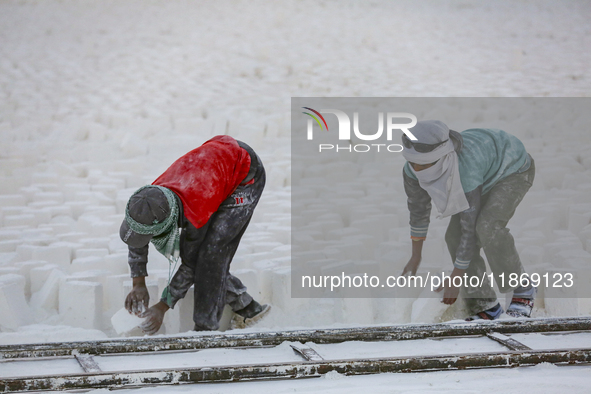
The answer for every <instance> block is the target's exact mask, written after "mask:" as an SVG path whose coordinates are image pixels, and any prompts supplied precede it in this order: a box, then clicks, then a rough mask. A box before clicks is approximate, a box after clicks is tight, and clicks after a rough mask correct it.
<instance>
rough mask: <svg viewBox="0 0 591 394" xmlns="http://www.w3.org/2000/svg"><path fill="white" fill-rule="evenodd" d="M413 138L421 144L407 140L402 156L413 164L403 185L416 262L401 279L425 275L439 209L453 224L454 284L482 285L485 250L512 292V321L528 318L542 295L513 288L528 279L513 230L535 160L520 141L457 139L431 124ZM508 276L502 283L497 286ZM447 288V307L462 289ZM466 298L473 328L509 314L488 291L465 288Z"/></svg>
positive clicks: (491, 132)
mask: <svg viewBox="0 0 591 394" xmlns="http://www.w3.org/2000/svg"><path fill="white" fill-rule="evenodd" d="M410 131H411V132H412V134H413V135H414V136H415V137H416V138H417V140H416V141H411V140H410V139H409V138H408V137H407V136H406V135H403V138H402V140H403V144H404V150H403V152H402V154H403V155H404V158H405V159H406V160H407V163H406V164H405V165H404V170H403V177H404V189H405V191H406V194H407V196H408V208H409V210H410V226H411V239H412V257H411V258H410V260H409V262H408V263H407V265H406V267H405V268H404V270H403V274H405V273H407V272H411V273H412V274H413V275H414V274H415V273H416V271H417V268H418V267H419V264H420V262H421V252H422V248H423V242H424V240H425V238H426V236H427V230H428V228H429V216H430V212H431V202H433V203H434V204H435V207H436V208H437V211H438V212H439V216H440V217H447V216H451V219H450V222H449V226H448V228H447V232H446V234H445V242H446V243H447V248H448V250H449V253H450V255H451V258H452V261H453V265H454V269H453V272H452V274H451V277H452V278H453V277H456V276H462V277H464V274H467V276H466V277H467V278H470V277H473V276H477V277H478V278H483V277H484V274H485V272H486V267H485V263H484V259H483V258H482V257H481V255H480V249H481V248H482V249H484V253H485V254H486V257H487V260H488V263H489V265H490V268H491V271H492V272H493V273H494V276H495V279H497V280H496V282H497V285H498V287H499V290H500V291H501V292H502V293H507V292H509V291H513V298H512V300H511V304H510V306H509V308H508V309H507V314H509V315H512V316H516V317H523V316H525V317H529V316H530V314H531V310H532V308H533V305H534V296H535V291H536V289H535V287H533V286H532V285H531V283H530V282H529V281H524V282H522V283H523V284H525V285H526V286H521V285H519V282H516V281H512V282H510V281H509V277H510V275H511V274H514V275H513V277H515V275H517V277H519V278H522V274H524V273H525V271H524V269H523V266H522V264H521V260H520V259H519V255H518V254H517V250H516V248H515V242H514V239H513V236H512V235H511V233H510V232H509V229H508V228H507V223H508V222H509V219H511V217H512V216H513V214H514V213H515V208H516V207H517V205H519V203H520V202H521V200H522V199H523V196H524V195H525V193H526V192H527V191H528V190H529V188H530V187H531V186H532V184H533V181H534V174H535V166H534V160H533V159H532V157H531V156H530V155H529V154H528V153H527V152H526V150H525V147H524V146H523V144H522V143H521V141H520V140H519V139H517V138H516V137H514V136H512V135H510V134H508V133H506V132H504V131H502V130H496V129H469V130H465V131H463V132H462V133H458V132H456V131H453V130H449V128H448V127H447V126H446V125H445V124H444V123H442V122H440V121H433V120H430V121H421V122H418V123H417V124H416V126H415V127H413V128H412V129H410ZM503 273H504V280H499V278H500V276H499V275H501V274H503ZM447 282H449V281H447ZM447 282H446V286H445V287H444V294H443V302H444V303H446V304H453V303H454V302H455V301H456V299H457V297H458V294H459V292H460V288H458V287H455V286H453V284H452V285H451V286H450V284H449V283H447ZM525 282H528V283H525ZM510 283H511V284H515V283H518V284H517V286H515V285H514V286H511V285H510ZM461 291H462V292H463V297H464V299H465V301H466V306H467V308H468V310H469V314H470V315H471V317H469V318H468V320H476V319H488V320H493V319H496V318H498V317H499V316H500V315H501V313H502V312H503V310H502V308H501V305H500V304H499V302H498V301H497V297H496V294H495V292H494V290H493V288H492V287H491V284H490V283H485V284H483V285H482V286H470V285H466V283H463V287H462V288H461Z"/></svg>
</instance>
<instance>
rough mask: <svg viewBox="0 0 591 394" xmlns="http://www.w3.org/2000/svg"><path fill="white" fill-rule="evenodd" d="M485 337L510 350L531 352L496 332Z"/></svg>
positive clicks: (522, 345) (527, 347)
mask: <svg viewBox="0 0 591 394" xmlns="http://www.w3.org/2000/svg"><path fill="white" fill-rule="evenodd" d="M486 336H487V337H489V338H490V339H492V340H493V341H496V342H498V343H500V344H501V345H504V346H506V347H508V348H509V349H511V350H531V348H530V347H529V346H526V345H524V344H523V343H521V342H519V341H518V340H516V339H513V338H510V337H508V336H506V335H503V334H500V333H498V332H489V333H488V334H486Z"/></svg>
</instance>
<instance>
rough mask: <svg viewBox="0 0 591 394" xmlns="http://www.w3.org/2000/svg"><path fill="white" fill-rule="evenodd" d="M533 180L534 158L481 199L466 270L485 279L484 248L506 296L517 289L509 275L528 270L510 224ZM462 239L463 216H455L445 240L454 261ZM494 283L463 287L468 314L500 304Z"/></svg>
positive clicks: (462, 293)
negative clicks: (527, 165) (521, 169)
mask: <svg viewBox="0 0 591 394" xmlns="http://www.w3.org/2000/svg"><path fill="white" fill-rule="evenodd" d="M534 177H535V165H534V160H533V159H531V165H530V167H529V168H528V169H527V170H526V171H524V172H521V173H516V174H511V175H509V176H508V177H506V178H504V179H502V180H501V181H499V182H498V183H497V184H495V185H494V186H493V188H492V189H491V190H490V191H489V192H488V193H486V194H484V195H483V196H482V197H481V209H480V213H479V215H478V219H477V220H476V238H477V248H476V251H475V252H474V256H473V257H472V261H471V262H470V265H469V266H468V268H467V269H466V274H467V276H468V278H470V277H472V276H477V277H478V278H480V279H482V278H483V275H485V273H486V265H485V262H484V259H483V258H482V256H481V254H480V249H484V254H485V255H486V259H487V261H488V264H489V266H490V270H491V272H492V273H493V274H494V277H495V279H496V283H497V286H498V288H499V290H500V291H501V293H507V292H509V291H512V290H514V289H515V288H516V287H510V286H509V283H508V282H509V280H508V279H509V275H511V274H513V273H514V274H517V275H521V274H522V273H524V272H525V270H524V269H523V265H522V264H521V260H520V258H519V254H518V253H517V249H516V248H515V240H514V239H513V236H512V235H511V233H510V231H509V229H508V228H507V223H508V222H509V220H510V219H511V218H512V217H513V214H514V213H515V209H516V208H517V206H518V205H519V203H520V202H521V200H522V199H523V197H524V196H525V194H526V193H527V191H528V190H529V189H530V187H531V186H532V184H533V181H534ZM460 237H461V228H460V215H459V214H456V215H453V216H452V217H451V220H450V222H449V226H448V227H447V231H446V233H445V241H446V243H447V248H448V250H449V253H450V255H451V258H452V261H455V259H456V250H457V248H458V245H459V243H460ZM500 274H504V281H499V280H498V278H499V275H500ZM487 277H489V275H487ZM491 284H492V283H491V282H490V281H489V280H488V279H487V280H486V281H485V282H484V283H483V284H482V286H469V285H468V286H464V287H462V288H461V290H460V294H461V296H462V298H463V299H464V301H465V303H466V307H467V309H468V312H469V314H476V313H479V312H482V311H484V310H486V309H489V308H491V307H493V306H495V305H496V304H497V302H498V301H497V296H496V293H495V291H494V289H493V287H492V286H491Z"/></svg>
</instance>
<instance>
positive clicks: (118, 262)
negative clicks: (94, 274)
mask: <svg viewBox="0 0 591 394" xmlns="http://www.w3.org/2000/svg"><path fill="white" fill-rule="evenodd" d="M104 269H106V270H107V271H109V272H110V273H111V274H112V275H122V274H128V273H129V264H128V263H127V252H124V253H114V254H110V255H108V256H105V258H104ZM127 276H128V277H129V275H127Z"/></svg>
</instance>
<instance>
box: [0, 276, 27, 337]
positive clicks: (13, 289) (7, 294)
mask: <svg viewBox="0 0 591 394" xmlns="http://www.w3.org/2000/svg"><path fill="white" fill-rule="evenodd" d="M25 282H26V281H25V278H24V276H22V275H16V274H9V275H2V276H0V331H14V330H16V329H17V328H18V327H20V326H23V325H27V324H32V323H34V319H33V314H32V313H31V310H30V308H29V305H28V304H27V301H26V299H25Z"/></svg>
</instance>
